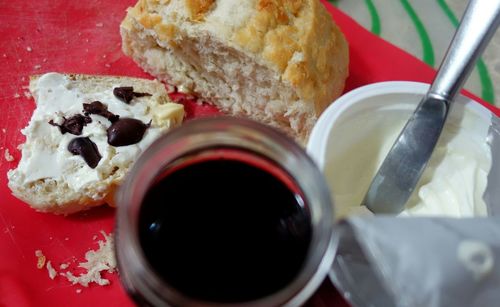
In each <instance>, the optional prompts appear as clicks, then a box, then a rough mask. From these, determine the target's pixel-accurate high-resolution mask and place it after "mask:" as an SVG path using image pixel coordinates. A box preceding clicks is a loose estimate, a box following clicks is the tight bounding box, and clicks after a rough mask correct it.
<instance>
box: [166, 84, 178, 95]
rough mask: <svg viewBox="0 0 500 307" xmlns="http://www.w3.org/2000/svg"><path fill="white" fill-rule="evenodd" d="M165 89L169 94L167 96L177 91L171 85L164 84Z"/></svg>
mask: <svg viewBox="0 0 500 307" xmlns="http://www.w3.org/2000/svg"><path fill="white" fill-rule="evenodd" d="M165 89H166V90H167V93H169V94H172V93H175V92H177V89H176V88H175V86H173V85H172V84H168V83H165Z"/></svg>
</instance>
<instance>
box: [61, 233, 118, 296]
mask: <svg viewBox="0 0 500 307" xmlns="http://www.w3.org/2000/svg"><path fill="white" fill-rule="evenodd" d="M101 234H102V235H103V237H104V240H105V241H102V240H99V242H98V244H99V249H98V250H90V251H88V252H87V253H86V254H85V260H86V262H81V263H80V264H79V265H78V267H80V268H83V269H85V270H86V272H85V273H82V274H80V275H78V276H75V275H73V273H71V272H64V273H61V274H60V275H62V276H64V277H66V279H68V280H69V281H70V282H71V283H72V284H74V285H75V284H79V285H81V286H83V287H88V285H89V284H90V283H96V284H98V285H100V286H106V285H109V283H110V282H109V280H108V279H105V278H102V276H101V273H102V272H103V271H107V272H109V273H112V272H114V271H115V269H116V259H115V255H114V250H113V234H109V235H107V234H106V233H105V232H104V231H101Z"/></svg>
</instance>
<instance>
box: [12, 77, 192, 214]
mask: <svg viewBox="0 0 500 307" xmlns="http://www.w3.org/2000/svg"><path fill="white" fill-rule="evenodd" d="M30 91H31V93H32V94H33V97H34V99H35V102H36V109H35V111H34V112H33V115H32V117H31V120H30V122H29V124H28V126H27V127H25V128H24V129H23V130H22V131H21V132H22V133H23V134H24V135H25V136H26V142H25V143H24V144H23V145H22V157H21V160H20V161H19V164H18V166H17V168H16V169H13V170H10V171H9V172H8V175H7V176H8V179H9V183H8V186H9V188H10V189H11V190H12V193H13V194H14V195H15V196H16V197H18V198H19V199H21V200H23V201H25V202H26V203H28V204H29V205H30V206H32V207H33V208H34V209H36V210H38V211H42V212H52V213H56V214H70V213H74V212H77V211H81V210H85V209H88V208H91V207H94V206H97V205H101V204H104V203H108V204H110V205H114V191H115V189H116V188H117V187H118V186H119V185H120V183H121V182H122V180H123V179H124V176H125V175H126V173H127V171H128V170H129V169H130V167H131V166H132V164H133V163H134V161H135V160H136V159H137V157H138V156H139V154H140V153H141V152H143V151H144V150H145V149H146V148H147V147H148V146H149V145H150V144H151V143H152V142H153V141H154V140H156V139H157V138H158V137H160V136H161V135H162V134H164V133H166V132H167V131H168V130H169V129H171V128H172V127H176V126H178V125H180V124H181V123H182V120H183V117H184V108H183V106H182V105H180V104H176V103H172V102H171V101H170V100H169V98H168V95H167V92H166V90H165V87H164V85H163V84H162V83H160V82H159V81H156V80H146V79H138V78H128V77H111V76H92V75H70V74H59V73H48V74H45V75H41V76H36V77H33V78H31V81H30Z"/></svg>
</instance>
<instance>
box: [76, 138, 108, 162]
mask: <svg viewBox="0 0 500 307" xmlns="http://www.w3.org/2000/svg"><path fill="white" fill-rule="evenodd" d="M68 150H69V152H71V153H72V154H74V155H80V156H82V158H83V160H85V162H86V163H87V165H88V166H90V167H91V168H95V167H96V166H97V164H99V161H100V160H101V158H102V157H101V154H100V153H99V149H98V148H97V145H96V144H95V143H94V142H92V140H90V139H89V138H88V137H80V138H75V139H72V140H71V142H69V144H68Z"/></svg>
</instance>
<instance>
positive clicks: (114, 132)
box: [108, 118, 149, 147]
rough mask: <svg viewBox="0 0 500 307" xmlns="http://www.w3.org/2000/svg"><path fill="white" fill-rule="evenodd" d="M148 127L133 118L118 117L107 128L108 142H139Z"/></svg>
mask: <svg viewBox="0 0 500 307" xmlns="http://www.w3.org/2000/svg"><path fill="white" fill-rule="evenodd" d="M148 128H149V124H145V123H143V122H141V121H140V120H138V119H134V118H120V119H118V121H116V122H114V123H113V124H112V125H111V126H110V127H109V128H108V144H109V145H112V146H116V147H118V146H127V145H132V144H136V143H139V142H140V141H141V140H142V137H143V136H144V133H145V132H146V129H148Z"/></svg>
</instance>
